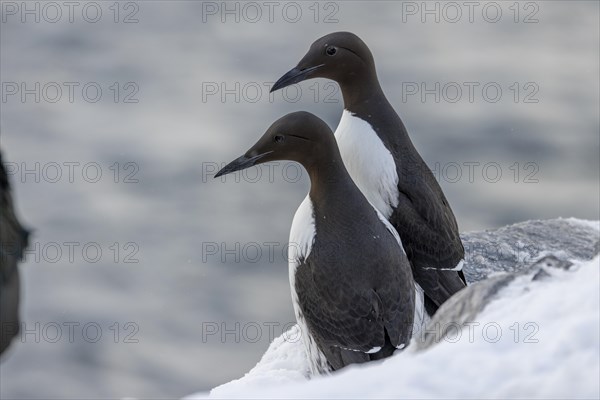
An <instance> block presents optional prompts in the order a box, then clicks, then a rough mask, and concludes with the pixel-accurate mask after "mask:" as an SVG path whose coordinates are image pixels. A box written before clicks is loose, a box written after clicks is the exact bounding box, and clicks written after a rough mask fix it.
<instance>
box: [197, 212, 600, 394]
mask: <svg viewBox="0 0 600 400" xmlns="http://www.w3.org/2000/svg"><path fill="white" fill-rule="evenodd" d="M545 228H552V229H550V230H545ZM555 228H559V229H560V234H561V235H562V236H563V238H562V239H561V240H562V244H563V246H562V248H559V247H560V246H559V243H557V242H556V240H555V239H556V237H555V235H556V231H555ZM498 231H499V232H500V234H499V235H496V237H497V238H498V237H502V235H508V236H510V235H511V233H512V234H514V235H516V236H519V235H521V236H522V237H521V239H523V238H525V236H523V233H524V232H529V236H527V238H528V239H529V240H531V239H532V238H535V240H537V244H538V245H539V246H538V250H539V251H538V252H537V253H536V255H537V257H536V258H534V259H533V260H531V259H530V257H529V256H527V257H516V258H514V260H513V261H515V263H514V264H512V265H509V264H508V263H506V260H504V264H503V265H502V268H504V270H506V271H508V272H504V273H499V272H498V271H499V270H500V269H499V267H498V265H496V264H494V263H489V262H488V261H489V259H482V258H478V263H473V262H471V263H470V262H469V260H468V259H467V260H466V262H465V271H466V272H468V271H471V274H470V276H472V277H484V278H482V279H484V280H482V281H480V282H477V283H475V284H473V285H471V286H470V287H469V288H468V289H467V290H466V291H465V293H463V295H462V296H455V298H453V299H452V300H454V304H452V303H451V301H449V302H448V303H446V304H445V305H444V307H445V308H444V309H440V311H442V313H440V314H443V315H442V316H439V314H436V316H435V317H434V318H433V319H432V320H431V322H430V323H429V325H428V326H427V331H428V334H429V339H430V340H429V342H428V343H426V342H422V341H421V340H420V339H417V340H415V341H414V342H413V343H412V344H411V346H409V347H408V349H407V350H405V351H403V352H397V353H396V354H395V355H394V356H393V357H390V358H388V359H386V360H383V361H380V362H371V363H369V364H363V365H360V366H351V367H347V368H345V369H344V370H342V371H338V372H336V373H334V374H332V375H329V376H319V377H313V378H309V377H308V364H307V360H306V357H305V355H304V349H303V347H302V343H301V341H300V340H298V338H299V333H298V329H297V327H294V328H292V329H291V330H290V331H288V332H287V333H286V334H284V335H282V336H281V337H279V338H277V339H275V340H274V341H273V343H272V344H271V346H270V347H269V349H268V350H267V352H266V353H265V354H264V356H263V357H262V359H261V360H260V362H259V363H258V364H257V365H256V366H255V367H254V368H253V369H252V370H251V371H250V372H248V373H247V374H246V375H245V376H244V377H242V378H240V379H238V380H235V381H232V382H229V383H226V384H224V385H221V386H219V387H216V388H215V389H213V390H212V391H211V392H210V393H198V394H195V395H191V396H189V397H188V398H187V399H200V398H207V397H208V398H323V397H325V396H326V397H328V398H515V397H519V398H599V397H600V381H599V380H600V328H599V327H600V290H599V289H600V257H599V256H598V254H597V249H598V242H599V240H598V237H599V224H598V222H597V221H580V220H575V219H557V220H550V221H532V222H526V223H522V224H517V225H513V226H512V227H505V228H502V229H501V230H498ZM544 232H545V233H544ZM487 235H491V236H493V235H494V232H484V233H472V234H466V235H463V240H464V238H465V237H467V240H466V241H465V243H466V244H467V243H469V242H473V241H474V240H475V239H474V238H479V239H481V238H482V236H486V237H487ZM514 235H513V236H511V237H514ZM515 243H516V242H513V244H511V245H510V246H513V247H514V246H516V245H515ZM565 243H567V245H565ZM503 244H506V242H505V243H503ZM510 246H509V247H510ZM549 253H552V254H556V253H559V254H560V255H563V256H564V255H570V258H569V260H570V261H571V263H572V265H571V266H569V267H568V268H567V266H568V265H569V263H566V262H563V261H560V260H557V258H558V259H560V258H562V257H557V258H554V259H552V258H546V259H544V262H539V263H535V261H537V260H539V259H540V258H541V257H543V256H545V255H547V254H549ZM594 254H595V256H594V257H593V258H591V256H592V255H594ZM530 255H531V254H530ZM588 256H589V257H588ZM486 257H488V258H489V257H492V258H493V257H495V256H492V255H489V254H488V255H486ZM531 257H534V255H531ZM590 258H591V259H590ZM563 260H564V258H563ZM530 261H531V262H530ZM532 264H534V265H532ZM549 264H554V266H555V267H556V266H558V268H553V267H549V266H548V265H549ZM482 266H485V267H482ZM473 268H480V270H478V271H473ZM540 269H542V270H544V271H545V272H544V273H540V272H539V271H540ZM457 310H458V311H457ZM459 311H460V312H459ZM450 328H451V329H450ZM444 333H447V335H444ZM432 337H433V338H434V340H431V338H432Z"/></svg>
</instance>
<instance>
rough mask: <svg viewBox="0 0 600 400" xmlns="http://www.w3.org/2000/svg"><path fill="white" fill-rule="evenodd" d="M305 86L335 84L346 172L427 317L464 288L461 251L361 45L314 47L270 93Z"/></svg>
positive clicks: (440, 199)
mask: <svg viewBox="0 0 600 400" xmlns="http://www.w3.org/2000/svg"><path fill="white" fill-rule="evenodd" d="M310 78H328V79H332V80H334V81H336V82H337V83H338V84H339V85H340V88H341V90H342V96H343V99H344V112H343V115H342V118H341V120H340V123H339V125H338V128H337V129H336V131H335V137H336V139H337V143H338V146H339V148H340V152H341V154H342V159H343V160H344V164H345V165H346V168H347V169H348V172H349V173H350V175H351V176H352V179H354V182H355V183H356V185H357V186H358V187H359V188H360V190H361V191H362V192H363V193H364V195H365V196H366V197H367V199H368V200H369V201H370V202H371V204H373V206H374V207H375V208H377V209H378V210H379V211H380V212H381V213H382V214H383V215H384V216H385V218H387V219H388V220H389V221H390V223H391V224H392V225H393V226H394V228H396V230H397V231H398V234H399V235H400V238H401V240H402V244H403V246H404V249H405V251H406V254H407V256H408V259H409V260H410V263H411V265H412V268H413V275H414V277H415V280H416V282H417V283H418V284H419V285H420V286H421V288H422V289H423V291H424V293H425V307H426V309H427V312H428V314H429V315H433V313H435V311H436V310H437V308H438V307H439V306H440V305H441V304H442V303H444V302H445V301H446V300H447V299H448V298H449V297H451V296H452V295H453V294H454V293H456V292H458V291H459V290H461V289H462V288H464V287H465V285H466V281H465V278H464V275H463V273H462V271H461V269H462V264H463V259H464V248H463V245H462V243H461V240H460V236H459V232H458V225H457V223H456V219H455V217H454V214H453V212H452V209H451V208H450V205H449V204H448V201H447V200H446V197H445V196H444V193H443V192H442V189H441V188H440V186H439V184H438V182H437V181H436V179H435V177H434V176H433V174H432V172H431V170H430V169H429V168H428V167H427V165H426V164H425V162H424V161H423V159H422V158H421V156H420V155H419V153H418V152H417V150H416V149H415V147H414V146H413V144H412V142H411V140H410V138H409V136H408V133H407V131H406V128H405V127H404V124H403V123H402V120H401V119H400V117H399V116H398V114H396V112H395V111H394V109H393V107H392V106H391V105H390V103H389V102H388V100H387V99H386V97H385V95H384V93H383V91H382V89H381V86H380V85H379V80H378V79H377V72H376V70H375V61H374V59H373V56H372V54H371V51H370V50H369V48H368V47H367V45H366V44H365V43H364V42H363V41H362V40H361V39H360V38H359V37H358V36H356V35H354V34H353V33H349V32H337V33H332V34H329V35H326V36H324V37H322V38H320V39H318V40H317V41H315V42H314V43H313V44H312V45H311V47H310V49H309V51H308V53H307V54H306V55H305V56H304V58H302V60H300V62H299V63H298V65H297V66H296V67H295V68H293V69H292V70H290V71H289V72H287V73H286V74H285V75H283V76H282V77H281V78H280V79H279V80H278V81H277V82H276V83H275V84H274V85H273V87H272V89H271V91H275V90H278V89H281V88H284V87H286V86H288V85H291V84H294V83H298V82H301V81H304V80H306V79H310Z"/></svg>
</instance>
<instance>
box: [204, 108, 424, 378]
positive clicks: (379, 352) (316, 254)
mask: <svg viewBox="0 0 600 400" xmlns="http://www.w3.org/2000/svg"><path fill="white" fill-rule="evenodd" d="M275 160H291V161H296V162H298V163H300V164H301V165H302V166H303V167H304V168H305V169H306V170H307V172H308V175H309V177H310V181H311V187H310V192H309V194H308V195H307V197H306V198H305V199H304V201H303V202H302V203H301V205H300V207H299V208H298V210H297V211H296V215H295V216H294V220H293V223H292V228H291V231H290V246H289V248H290V254H289V260H290V262H289V269H290V271H289V272H290V286H291V292H292V301H293V305H294V312H295V314H296V319H297V322H298V325H299V326H300V329H301V332H302V340H303V342H304V344H305V346H306V351H307V355H308V359H309V363H310V368H311V372H312V373H313V374H320V373H326V372H329V371H332V370H337V369H340V368H342V367H344V366H346V365H348V364H353V363H363V362H367V361H370V360H375V359H381V358H384V357H388V356H390V355H391V354H392V353H393V352H394V351H395V350H396V349H401V348H404V347H405V346H406V345H408V343H409V341H410V339H411V336H412V331H413V322H414V321H413V318H414V308H415V290H416V289H415V284H414V280H413V277H412V272H411V267H410V264H409V262H408V259H407V257H406V254H405V253H404V250H403V248H402V243H401V242H400V238H399V237H398V234H397V233H396V231H395V229H394V228H393V227H392V226H391V225H390V223H389V222H388V221H387V220H386V219H385V218H384V217H383V216H382V215H381V213H379V212H378V211H377V210H376V209H375V208H373V207H372V206H371V204H369V202H368V201H367V199H366V198H365V196H364V195H363V194H362V193H361V191H360V190H359V189H358V187H357V186H356V185H355V183H354V182H353V181H352V178H351V177H350V175H349V174H348V171H347V170H346V168H345V167H344V163H343V161H342V158H341V155H340V153H339V150H338V147H337V145H336V141H335V138H334V136H333V133H332V131H331V129H329V127H328V126H327V124H326V123H325V122H323V121H322V120H321V119H319V118H318V117H316V116H314V115H313V114H310V113H307V112H295V113H291V114H288V115H286V116H284V117H282V118H280V119H279V120H277V121H275V122H274V123H273V124H272V125H271V126H270V127H269V129H268V130H267V131H266V133H265V134H264V135H263V136H262V137H261V138H260V139H259V140H258V142H257V143H256V144H255V145H254V146H252V148H250V150H248V151H247V152H246V153H245V154H244V155H243V156H241V157H239V158H237V159H236V160H234V161H232V162H231V163H229V164H228V165H226V166H225V167H224V168H223V169H222V170H221V171H219V172H218V173H217V174H216V175H215V178H217V177H219V176H222V175H225V174H228V173H231V172H234V171H239V170H242V169H245V168H248V167H251V166H253V165H256V164H260V163H264V162H268V161H275Z"/></svg>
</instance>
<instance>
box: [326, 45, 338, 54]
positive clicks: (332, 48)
mask: <svg viewBox="0 0 600 400" xmlns="http://www.w3.org/2000/svg"><path fill="white" fill-rule="evenodd" d="M325 53H327V55H328V56H335V53H337V47H335V46H329V47H328V48H327V50H325Z"/></svg>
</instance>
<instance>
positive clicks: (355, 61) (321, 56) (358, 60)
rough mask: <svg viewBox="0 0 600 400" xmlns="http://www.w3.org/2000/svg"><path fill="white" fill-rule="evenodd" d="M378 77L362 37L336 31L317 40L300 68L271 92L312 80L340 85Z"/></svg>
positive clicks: (289, 73)
mask: <svg viewBox="0 0 600 400" xmlns="http://www.w3.org/2000/svg"><path fill="white" fill-rule="evenodd" d="M365 74H375V62H374V60H373V55H372V54H371V51H370V50H369V48H368V47H367V45H366V44H365V42H363V41H362V40H361V39H360V38H359V37H358V36H356V35H355V34H353V33H350V32H334V33H330V34H329V35H325V36H323V37H322V38H320V39H317V40H316V41H315V42H314V43H313V44H312V45H311V46H310V49H309V50H308V52H307V53H306V55H305V56H304V57H303V58H302V60H300V62H299V63H298V65H297V66H296V67H294V68H292V69H291V70H290V71H288V72H287V73H286V74H285V75H283V76H282V77H281V78H279V80H278V81H277V82H275V84H274V85H273V87H272V88H271V92H273V91H275V90H278V89H281V88H284V87H286V86H289V85H292V84H294V83H298V82H302V81H304V80H307V79H311V78H327V79H332V80H334V81H336V82H338V83H342V82H344V81H349V80H352V79H360V77H361V76H364V75H365Z"/></svg>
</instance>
